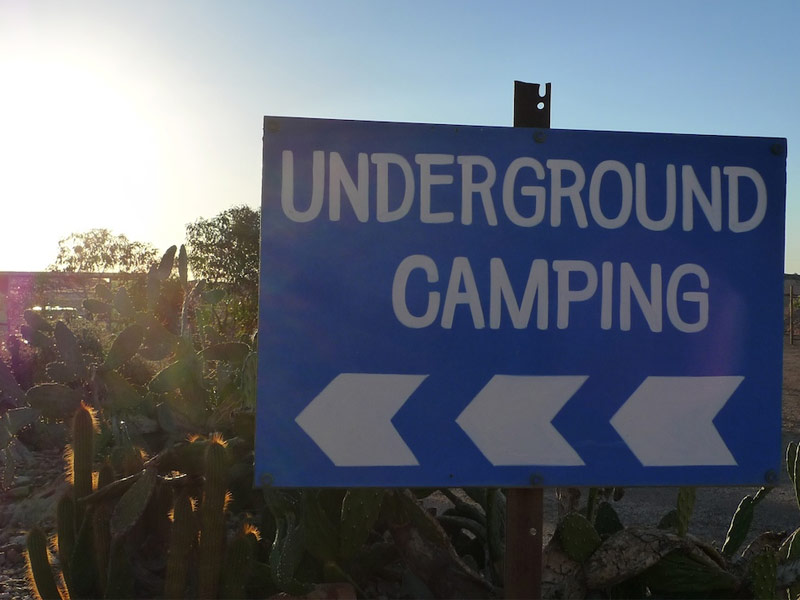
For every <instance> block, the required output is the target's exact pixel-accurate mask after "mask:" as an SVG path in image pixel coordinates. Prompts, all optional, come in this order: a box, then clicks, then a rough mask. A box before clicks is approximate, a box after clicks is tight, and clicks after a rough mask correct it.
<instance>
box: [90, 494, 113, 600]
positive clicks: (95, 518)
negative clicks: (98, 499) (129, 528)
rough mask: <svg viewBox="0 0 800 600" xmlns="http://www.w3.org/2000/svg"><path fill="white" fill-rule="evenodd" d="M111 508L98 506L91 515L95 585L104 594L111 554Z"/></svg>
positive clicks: (102, 505)
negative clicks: (95, 574) (95, 572)
mask: <svg viewBox="0 0 800 600" xmlns="http://www.w3.org/2000/svg"><path fill="white" fill-rule="evenodd" d="M110 519H111V508H110V507H109V506H107V505H106V504H100V505H99V506H98V507H97V508H96V509H95V510H94V512H93V513H92V549H93V550H94V564H95V569H96V570H97V585H98V588H99V590H100V591H101V592H103V593H105V591H106V585H107V582H108V563H109V556H110V554H111V526H110V523H109V521H110Z"/></svg>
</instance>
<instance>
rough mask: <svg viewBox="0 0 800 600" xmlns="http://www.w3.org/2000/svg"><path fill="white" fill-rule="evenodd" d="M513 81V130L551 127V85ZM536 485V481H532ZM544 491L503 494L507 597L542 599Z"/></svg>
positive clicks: (519, 490)
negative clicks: (504, 501)
mask: <svg viewBox="0 0 800 600" xmlns="http://www.w3.org/2000/svg"><path fill="white" fill-rule="evenodd" d="M544 90H545V93H544V94H542V93H541V89H540V86H539V84H536V83H524V82H522V81H515V82H514V127H535V128H539V129H548V128H549V127H550V105H551V98H552V96H551V91H552V89H551V84H549V83H548V84H546V86H545V88H544ZM531 483H535V482H531ZM543 530H544V491H543V489H542V488H541V487H531V488H511V489H509V490H507V492H506V554H505V576H504V591H505V596H506V598H509V599H512V598H513V599H517V598H519V599H525V598H541V597H542V566H543V565H542V561H543V549H544V531H543Z"/></svg>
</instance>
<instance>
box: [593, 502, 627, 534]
mask: <svg viewBox="0 0 800 600" xmlns="http://www.w3.org/2000/svg"><path fill="white" fill-rule="evenodd" d="M594 528H595V530H597V533H598V535H599V536H600V538H601V539H606V538H607V537H609V536H611V535H613V534H615V533H616V532H618V531H620V530H622V529H624V526H623V525H622V521H620V519H619V515H618V514H617V511H616V510H614V507H613V506H611V504H610V503H609V502H601V503H600V504H599V505H598V507H597V514H596V515H595V517H594Z"/></svg>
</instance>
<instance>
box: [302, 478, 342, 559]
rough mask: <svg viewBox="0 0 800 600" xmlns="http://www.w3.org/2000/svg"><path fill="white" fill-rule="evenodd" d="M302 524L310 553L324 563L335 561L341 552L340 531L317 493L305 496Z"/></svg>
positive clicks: (309, 493)
mask: <svg viewBox="0 0 800 600" xmlns="http://www.w3.org/2000/svg"><path fill="white" fill-rule="evenodd" d="M302 523H303V525H304V526H305V531H306V534H307V535H306V538H307V540H308V541H307V544H306V549H307V550H308V551H309V553H311V555H312V556H314V557H315V558H317V559H318V560H319V561H321V562H322V563H326V562H329V561H335V560H336V557H337V555H338V552H339V531H338V529H337V528H336V527H335V526H334V524H333V523H331V520H330V519H329V518H328V515H327V514H325V511H324V510H323V509H322V506H321V505H320V501H319V497H318V494H317V493H316V492H313V491H310V492H308V493H306V494H304V495H303V517H302Z"/></svg>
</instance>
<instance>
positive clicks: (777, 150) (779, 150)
mask: <svg viewBox="0 0 800 600" xmlns="http://www.w3.org/2000/svg"><path fill="white" fill-rule="evenodd" d="M770 151H771V152H772V153H773V154H774V155H775V156H781V155H782V154H783V145H782V144H772V146H770Z"/></svg>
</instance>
